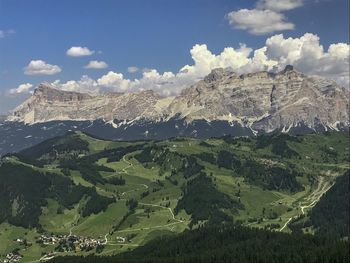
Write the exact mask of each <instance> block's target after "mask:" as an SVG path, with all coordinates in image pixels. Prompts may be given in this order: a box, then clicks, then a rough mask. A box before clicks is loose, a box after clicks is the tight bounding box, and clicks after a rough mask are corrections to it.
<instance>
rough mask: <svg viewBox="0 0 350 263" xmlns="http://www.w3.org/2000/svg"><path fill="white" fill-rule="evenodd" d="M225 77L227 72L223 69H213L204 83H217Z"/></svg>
mask: <svg viewBox="0 0 350 263" xmlns="http://www.w3.org/2000/svg"><path fill="white" fill-rule="evenodd" d="M226 76H227V71H226V70H225V69H223V68H216V69H213V70H212V71H211V72H210V73H209V74H208V75H207V76H206V77H205V78H204V81H205V82H206V83H211V82H215V81H219V80H221V79H223V78H224V77H226Z"/></svg>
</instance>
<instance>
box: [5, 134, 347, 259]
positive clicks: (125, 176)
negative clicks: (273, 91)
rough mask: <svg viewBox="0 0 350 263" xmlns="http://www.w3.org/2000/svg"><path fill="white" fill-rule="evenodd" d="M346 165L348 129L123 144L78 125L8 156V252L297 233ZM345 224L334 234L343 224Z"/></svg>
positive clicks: (65, 251) (119, 248)
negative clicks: (189, 236)
mask: <svg viewBox="0 0 350 263" xmlns="http://www.w3.org/2000/svg"><path fill="white" fill-rule="evenodd" d="M348 170H349V135H348V133H345V132H327V133H324V134H309V135H303V136H290V135H286V134H280V133H276V134H273V135H270V136H266V135H262V136H258V137H253V138H235V137H232V136H225V137H222V138H212V139H206V140H198V139H193V138H174V139H169V140H164V141H123V142H118V141H108V140H101V139H97V138H93V137H90V136H88V135H86V134H83V133H74V132H70V133H68V134H66V135H64V136H60V137H56V138H53V139H50V140H47V141H44V142H42V143H40V144H38V145H36V146H34V147H31V148H28V149H25V150H23V151H21V152H19V153H17V154H8V155H6V156H4V157H3V158H2V159H1V164H0V189H1V200H4V202H1V205H0V215H1V217H0V220H1V222H0V230H1V234H0V255H6V254H7V253H9V252H11V251H18V253H20V254H21V255H23V256H24V261H23V262H30V261H33V260H38V259H40V258H44V259H46V258H51V257H56V256H59V255H89V254H92V253H94V254H98V255H100V256H107V255H114V254H119V253H122V252H125V251H127V250H129V249H134V248H137V247H141V246H143V245H145V244H147V243H148V242H149V241H151V240H153V239H154V238H157V237H161V236H174V235H177V234H179V233H182V232H183V231H184V230H186V229H197V228H198V227H199V226H202V225H204V224H205V225H208V226H210V225H220V223H222V222H235V223H236V224H239V225H242V226H245V227H252V228H260V229H265V230H269V231H271V230H273V231H277V232H288V233H290V232H291V229H290V227H292V230H295V229H294V228H293V226H294V221H295V220H296V219H298V220H300V219H301V217H302V215H304V214H306V215H307V216H310V217H311V218H312V216H313V214H314V213H316V214H317V213H319V212H317V205H319V206H321V207H322V206H324V204H323V201H322V202H321V201H320V202H319V200H323V199H324V198H327V199H330V200H338V199H337V198H336V199H334V198H328V193H329V194H330V195H332V193H334V192H338V190H332V189H337V188H338V187H339V186H338V185H339V183H336V182H338V180H341V179H340V178H342V177H339V176H341V175H343V174H344V173H345V172H346V171H348ZM337 178H338V179H337ZM334 183H335V186H333V185H334ZM332 187H336V188H332ZM344 189H345V188H344ZM344 189H343V190H344ZM344 191H345V192H346V190H344ZM344 191H343V192H344ZM325 193H326V195H325V196H324V198H323V197H322V196H323V194H325ZM332 202H333V201H332ZM314 206H316V208H315V209H316V210H313V207H314ZM339 209H342V208H339ZM321 210H322V209H321ZM310 211H311V212H310ZM314 211H315V212H314ZM335 211H336V210H335ZM343 216H344V215H343V214H341V213H339V218H343ZM29 219H30V220H29ZM336 222H337V224H341V225H342V226H340V228H333V229H332V231H333V232H334V233H335V234H336V235H337V234H338V233H337V231H338V230H340V229H342V228H345V227H346V226H343V224H345V222H346V220H345V219H342V220H337V221H336ZM312 224H313V226H312V227H313V228H312V229H317V228H318V227H319V225H318V224H319V223H317V222H316V221H312ZM303 231H305V232H306V230H305V229H303ZM309 232H310V231H309ZM313 232H314V231H312V232H311V233H313ZM264 233H265V232H264ZM266 233H267V232H266ZM316 234H317V232H316ZM262 235H265V234H262ZM339 235H343V234H341V233H340V234H339ZM17 239H20V240H22V239H23V240H25V242H24V241H23V240H22V241H23V242H22V241H21V242H19V241H11V240H17ZM287 239H288V238H287ZM9 240H10V241H9ZM169 242H170V241H169ZM286 242H287V241H286Z"/></svg>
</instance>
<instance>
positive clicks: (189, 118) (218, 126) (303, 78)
mask: <svg viewBox="0 0 350 263" xmlns="http://www.w3.org/2000/svg"><path fill="white" fill-rule="evenodd" d="M348 128H349V91H348V90H346V89H345V88H343V87H341V86H339V85H337V83H336V82H334V81H332V80H328V79H326V78H323V77H319V76H307V75H305V74H303V73H301V72H298V71H296V70H295V69H294V68H293V66H286V68H285V69H284V70H282V71H280V72H278V73H271V72H267V71H262V72H256V73H249V74H242V75H238V74H236V73H235V72H232V71H230V70H228V69H223V68H218V69H214V70H213V71H212V72H211V73H210V74H209V75H207V76H206V77H205V78H204V79H203V80H200V81H199V82H197V83H196V84H194V85H192V86H190V87H188V88H186V89H184V90H183V91H182V92H181V94H180V95H178V96H176V97H161V96H160V95H158V94H156V93H155V92H153V91H152V90H144V91H139V92H134V93H103V94H87V93H77V92H72V91H64V90H59V89H56V88H55V87H53V86H52V85H50V84H48V83H42V84H40V85H39V86H38V88H37V89H36V90H35V91H34V93H33V94H32V96H31V97H30V98H29V99H27V100H26V101H25V102H24V103H22V104H21V105H19V106H18V107H17V108H15V109H14V110H13V111H12V112H11V113H10V114H9V115H8V116H7V118H6V121H5V122H3V123H2V124H0V130H1V134H3V135H2V136H1V135H0V136H1V137H3V136H6V138H7V140H4V138H5V137H4V138H1V137H0V155H1V154H4V153H6V152H11V151H15V150H19V149H23V148H25V147H28V146H31V145H33V144H35V143H38V142H40V141H42V140H44V139H47V138H49V137H53V136H56V135H62V134H63V133H65V132H67V131H69V130H81V131H85V132H87V133H90V134H92V135H95V136H98V137H101V138H104V139H113V140H138V139H166V138H170V137H176V136H192V137H198V138H208V137H212V136H222V135H226V134H231V135H236V136H251V135H256V134H261V133H270V132H273V131H282V132H287V133H290V134H303V133H309V132H314V131H316V132H318V131H327V130H347V129H348ZM11 137H12V138H13V139H14V140H11V139H10V140H9V139H8V138H11ZM19 141H20V144H19V143H18V142H19ZM11 145H12V146H11ZM17 145H18V146H17Z"/></svg>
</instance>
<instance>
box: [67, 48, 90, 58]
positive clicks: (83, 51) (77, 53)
mask: <svg viewBox="0 0 350 263" xmlns="http://www.w3.org/2000/svg"><path fill="white" fill-rule="evenodd" d="M94 53H95V51H93V50H90V49H88V48H87V47H71V48H70V49H68V50H67V52H66V55H67V56H70V57H83V56H91V55H92V54H94Z"/></svg>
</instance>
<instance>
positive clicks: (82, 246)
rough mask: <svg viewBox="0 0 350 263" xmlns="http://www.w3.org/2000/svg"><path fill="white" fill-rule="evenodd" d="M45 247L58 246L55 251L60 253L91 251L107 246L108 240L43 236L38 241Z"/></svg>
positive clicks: (72, 236) (71, 236)
mask: <svg viewBox="0 0 350 263" xmlns="http://www.w3.org/2000/svg"><path fill="white" fill-rule="evenodd" d="M36 242H37V243H39V244H43V245H56V244H57V245H58V246H57V247H56V248H55V250H57V251H58V252H69V251H75V252H79V251H90V250H92V249H95V248H96V249H99V248H101V247H103V246H104V245H106V244H107V238H105V237H104V238H103V237H99V238H91V237H84V236H79V235H72V234H69V235H46V234H42V235H41V236H40V237H39V238H38V239H37V241H36Z"/></svg>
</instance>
